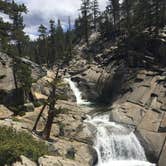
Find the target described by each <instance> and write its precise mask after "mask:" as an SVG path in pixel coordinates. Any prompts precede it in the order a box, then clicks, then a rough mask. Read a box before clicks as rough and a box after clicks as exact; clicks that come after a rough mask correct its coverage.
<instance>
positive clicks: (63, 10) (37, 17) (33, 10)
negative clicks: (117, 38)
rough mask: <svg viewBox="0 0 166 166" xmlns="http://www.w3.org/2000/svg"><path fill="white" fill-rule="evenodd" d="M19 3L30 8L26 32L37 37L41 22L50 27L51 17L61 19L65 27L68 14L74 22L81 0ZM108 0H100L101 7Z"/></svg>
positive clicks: (24, 0) (40, 0)
mask: <svg viewBox="0 0 166 166" xmlns="http://www.w3.org/2000/svg"><path fill="white" fill-rule="evenodd" d="M16 2H18V3H24V4H25V5H26V6H27V8H28V13H27V14H26V15H25V16H24V23H25V25H26V27H25V32H26V33H27V34H28V35H29V36H30V37H31V39H35V38H36V36H37V29H38V26H39V25H40V24H44V25H45V26H47V27H48V22H49V20H50V19H54V20H55V21H57V19H61V22H62V25H63V27H64V28H66V27H67V22H68V21H67V20H68V16H70V17H71V20H72V22H74V19H75V18H76V17H77V16H78V12H79V11H78V9H79V8H80V4H81V0H16ZM106 2H107V0H99V4H100V8H101V10H103V9H104V8H105V6H106Z"/></svg>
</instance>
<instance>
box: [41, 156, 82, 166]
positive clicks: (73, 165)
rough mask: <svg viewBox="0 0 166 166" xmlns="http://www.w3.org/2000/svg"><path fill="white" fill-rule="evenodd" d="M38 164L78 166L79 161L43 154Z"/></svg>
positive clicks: (43, 165)
mask: <svg viewBox="0 0 166 166" xmlns="http://www.w3.org/2000/svg"><path fill="white" fill-rule="evenodd" d="M38 163H39V166H78V165H80V163H77V162H75V161H74V160H69V159H65V158H62V157H58V156H44V157H40V158H39V160H38Z"/></svg>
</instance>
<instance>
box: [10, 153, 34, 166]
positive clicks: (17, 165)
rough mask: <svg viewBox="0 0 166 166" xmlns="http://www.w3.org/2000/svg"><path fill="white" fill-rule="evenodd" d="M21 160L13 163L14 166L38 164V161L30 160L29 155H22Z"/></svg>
mask: <svg viewBox="0 0 166 166" xmlns="http://www.w3.org/2000/svg"><path fill="white" fill-rule="evenodd" d="M20 160H21V161H17V162H16V163H14V164H12V166H37V164H36V163H34V162H33V161H31V160H29V159H28V158H27V157H25V156H23V155H22V156H20Z"/></svg>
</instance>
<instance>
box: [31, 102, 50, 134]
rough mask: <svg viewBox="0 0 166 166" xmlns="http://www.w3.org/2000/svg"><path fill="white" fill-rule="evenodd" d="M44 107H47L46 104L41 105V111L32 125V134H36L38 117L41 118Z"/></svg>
mask: <svg viewBox="0 0 166 166" xmlns="http://www.w3.org/2000/svg"><path fill="white" fill-rule="evenodd" d="M46 106H47V103H45V104H44V105H43V107H42V109H41V111H40V113H39V115H38V117H37V119H36V122H35V125H34V127H33V129H32V132H36V129H37V125H38V123H39V120H40V117H41V116H42V114H43V112H44V110H45V108H46Z"/></svg>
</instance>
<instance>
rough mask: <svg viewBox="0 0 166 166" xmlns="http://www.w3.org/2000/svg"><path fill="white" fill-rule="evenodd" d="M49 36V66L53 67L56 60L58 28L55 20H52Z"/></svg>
mask: <svg viewBox="0 0 166 166" xmlns="http://www.w3.org/2000/svg"><path fill="white" fill-rule="evenodd" d="M49 32H50V36H49V50H50V51H49V66H51V67H53V65H54V63H55V60H56V48H55V47H56V42H55V40H56V28H55V22H54V20H50V31H49Z"/></svg>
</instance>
